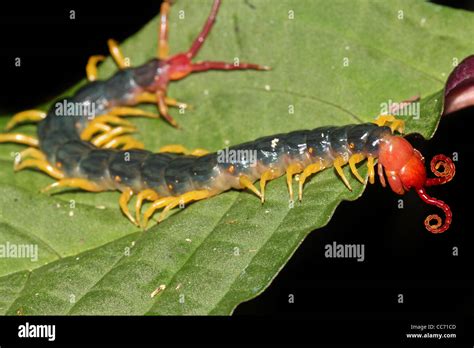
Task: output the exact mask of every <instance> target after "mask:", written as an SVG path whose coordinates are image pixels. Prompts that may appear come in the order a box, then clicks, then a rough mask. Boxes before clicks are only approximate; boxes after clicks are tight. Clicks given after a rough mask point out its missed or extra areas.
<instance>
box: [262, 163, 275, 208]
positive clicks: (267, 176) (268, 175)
mask: <svg viewBox="0 0 474 348" xmlns="http://www.w3.org/2000/svg"><path fill="white" fill-rule="evenodd" d="M276 178H278V175H277V173H276V172H275V170H273V169H270V170H267V171H266V172H264V173H263V174H262V176H261V177H260V192H261V194H262V197H261V200H262V203H264V202H265V185H266V184H267V181H270V180H273V179H276Z"/></svg>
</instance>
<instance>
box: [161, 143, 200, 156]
mask: <svg viewBox="0 0 474 348" xmlns="http://www.w3.org/2000/svg"><path fill="white" fill-rule="evenodd" d="M159 152H171V153H182V154H185V155H192V156H198V157H201V156H204V155H207V154H208V153H209V151H207V150H205V149H201V148H196V149H194V150H188V149H187V148H186V147H184V146H183V145H179V144H171V145H165V146H163V147H161V148H160V150H159Z"/></svg>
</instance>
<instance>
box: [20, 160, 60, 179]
mask: <svg viewBox="0 0 474 348" xmlns="http://www.w3.org/2000/svg"><path fill="white" fill-rule="evenodd" d="M25 168H37V169H39V170H41V171H43V172H45V173H46V174H48V175H50V176H52V177H53V178H55V179H62V178H64V174H63V173H62V172H61V171H60V170H58V169H56V168H54V167H53V166H52V165H51V164H49V162H47V161H45V160H39V159H27V160H24V161H22V162H20V163H18V164H15V166H14V169H15V171H20V170H23V169H25Z"/></svg>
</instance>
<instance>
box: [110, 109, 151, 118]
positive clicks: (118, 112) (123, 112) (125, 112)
mask: <svg viewBox="0 0 474 348" xmlns="http://www.w3.org/2000/svg"><path fill="white" fill-rule="evenodd" d="M109 114H110V115H114V116H138V117H150V118H159V117H160V115H157V114H154V113H152V112H148V111H144V110H141V109H137V108H132V107H127V106H116V107H114V108H112V109H111V110H110V111H109Z"/></svg>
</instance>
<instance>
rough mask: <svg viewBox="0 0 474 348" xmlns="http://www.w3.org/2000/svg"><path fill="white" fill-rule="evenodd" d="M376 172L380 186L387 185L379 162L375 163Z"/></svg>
mask: <svg viewBox="0 0 474 348" xmlns="http://www.w3.org/2000/svg"><path fill="white" fill-rule="evenodd" d="M377 173H378V175H379V180H380V184H381V185H382V187H385V186H387V184H386V183H385V176H384V175H383V167H382V165H381V164H380V162H379V163H378V164H377Z"/></svg>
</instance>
